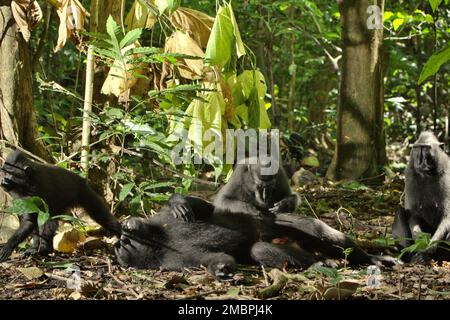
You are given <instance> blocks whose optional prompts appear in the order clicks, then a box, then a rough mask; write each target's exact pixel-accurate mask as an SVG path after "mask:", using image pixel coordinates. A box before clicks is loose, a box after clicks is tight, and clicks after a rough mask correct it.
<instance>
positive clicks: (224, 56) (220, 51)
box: [205, 4, 245, 68]
mask: <svg viewBox="0 0 450 320" xmlns="http://www.w3.org/2000/svg"><path fill="white" fill-rule="evenodd" d="M244 54H245V49H244V43H243V42H242V39H241V34H240V32H239V28H238V25H237V22H236V19H235V17H234V13H233V8H232V7H231V4H226V5H225V6H220V7H219V10H218V11H217V15H216V18H215V20H214V25H213V27H212V30H211V36H210V37H209V40H208V45H207V47H206V53H205V59H206V61H207V63H209V64H211V65H216V66H218V67H220V68H223V67H224V66H226V65H227V64H228V63H229V62H230V59H232V57H241V56H242V55H244Z"/></svg>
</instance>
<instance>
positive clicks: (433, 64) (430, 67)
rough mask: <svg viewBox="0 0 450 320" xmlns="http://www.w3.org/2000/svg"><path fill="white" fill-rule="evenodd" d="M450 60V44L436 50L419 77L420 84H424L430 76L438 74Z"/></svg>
mask: <svg viewBox="0 0 450 320" xmlns="http://www.w3.org/2000/svg"><path fill="white" fill-rule="evenodd" d="M449 60H450V45H448V46H447V47H446V48H444V49H442V50H441V51H439V52H436V53H435V54H433V55H432V56H431V58H430V59H429V60H428V61H427V63H426V64H425V66H424V67H423V70H422V73H421V75H420V78H419V84H422V83H423V82H424V81H425V80H426V79H428V77H431V76H432V75H434V74H436V73H437V72H438V71H439V69H440V68H441V66H442V65H443V64H444V63H446V62H448V61H449Z"/></svg>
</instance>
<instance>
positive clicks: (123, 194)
mask: <svg viewBox="0 0 450 320" xmlns="http://www.w3.org/2000/svg"><path fill="white" fill-rule="evenodd" d="M134 185H135V184H134V182H131V183H127V184H126V185H124V186H123V187H122V190H120V194H119V201H123V200H125V198H126V197H128V196H129V195H130V192H131V190H132V189H133V188H134Z"/></svg>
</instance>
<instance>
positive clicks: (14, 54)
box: [0, 0, 49, 160]
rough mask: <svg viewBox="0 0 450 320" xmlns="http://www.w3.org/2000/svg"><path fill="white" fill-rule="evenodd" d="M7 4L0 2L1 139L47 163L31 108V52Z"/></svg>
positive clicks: (47, 156)
mask: <svg viewBox="0 0 450 320" xmlns="http://www.w3.org/2000/svg"><path fill="white" fill-rule="evenodd" d="M10 4H11V1H5V0H1V1H0V12H1V15H2V19H0V70H1V71H2V72H1V73H0V116H1V123H0V126H1V135H2V136H1V138H2V140H6V141H8V142H9V143H11V144H13V145H20V146H22V147H23V148H25V149H27V150H28V151H30V152H32V153H34V154H36V155H38V156H40V157H41V158H44V159H46V160H49V155H48V153H47V151H46V150H45V147H44V144H43V143H42V141H40V140H36V138H37V136H38V131H37V123H36V113H35V110H34V105H33V91H32V71H31V52H30V48H29V46H28V44H27V43H26V42H25V40H24V39H23V37H22V34H21V33H20V32H18V30H17V25H16V23H15V21H14V18H13V16H12V12H11V7H10Z"/></svg>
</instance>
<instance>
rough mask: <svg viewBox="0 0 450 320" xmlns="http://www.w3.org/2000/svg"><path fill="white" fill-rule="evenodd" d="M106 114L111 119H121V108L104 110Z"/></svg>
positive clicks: (122, 115)
mask: <svg viewBox="0 0 450 320" xmlns="http://www.w3.org/2000/svg"><path fill="white" fill-rule="evenodd" d="M106 116H107V117H109V118H113V119H122V118H123V117H124V114H123V110H122V109H119V108H111V109H108V110H107V111H106Z"/></svg>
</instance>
